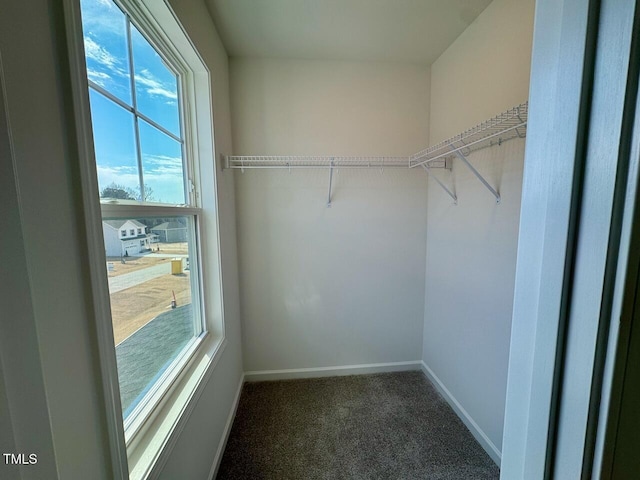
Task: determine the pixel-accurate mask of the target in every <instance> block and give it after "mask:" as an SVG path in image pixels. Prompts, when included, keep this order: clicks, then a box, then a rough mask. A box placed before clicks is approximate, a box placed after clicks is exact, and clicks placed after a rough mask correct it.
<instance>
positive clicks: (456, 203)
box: [421, 164, 458, 205]
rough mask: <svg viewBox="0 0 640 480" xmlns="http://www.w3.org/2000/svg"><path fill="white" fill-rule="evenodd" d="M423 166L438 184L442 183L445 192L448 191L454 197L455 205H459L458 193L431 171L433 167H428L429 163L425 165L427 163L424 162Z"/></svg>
mask: <svg viewBox="0 0 640 480" xmlns="http://www.w3.org/2000/svg"><path fill="white" fill-rule="evenodd" d="M421 166H422V168H424V170H425V172H427V175H429V176H430V177H431V178H433V179H434V180H435V181H436V183H437V184H438V185H440V187H441V188H442V189H443V190H444V191H445V193H446V194H447V195H449V196H450V197H451V198H452V199H453V204H454V205H458V197H457V196H456V194H455V193H453V192H452V191H451V190H449V189H448V188H447V186H446V185H445V184H444V183H442V182H441V181H440V179H439V178H438V177H436V176H435V175H434V174H433V173H432V172H431V168H430V167H428V166H427V165H425V164H422V165H421Z"/></svg>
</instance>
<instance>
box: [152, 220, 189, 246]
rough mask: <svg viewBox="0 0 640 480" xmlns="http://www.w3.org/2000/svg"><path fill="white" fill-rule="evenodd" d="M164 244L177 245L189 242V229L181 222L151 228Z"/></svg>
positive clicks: (165, 223) (166, 223)
mask: <svg viewBox="0 0 640 480" xmlns="http://www.w3.org/2000/svg"><path fill="white" fill-rule="evenodd" d="M151 231H152V232H153V233H155V234H157V235H158V240H159V241H160V242H163V243H177V242H186V241H187V227H186V226H185V225H183V224H181V223H179V222H164V223H161V224H160V225H156V226H155V227H153V228H151Z"/></svg>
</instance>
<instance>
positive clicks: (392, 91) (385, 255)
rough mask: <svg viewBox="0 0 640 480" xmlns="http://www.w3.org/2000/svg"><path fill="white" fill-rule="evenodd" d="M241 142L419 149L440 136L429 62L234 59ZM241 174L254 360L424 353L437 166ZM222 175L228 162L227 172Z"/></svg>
mask: <svg viewBox="0 0 640 480" xmlns="http://www.w3.org/2000/svg"><path fill="white" fill-rule="evenodd" d="M231 99H232V101H231V105H232V125H233V135H234V153H235V154H245V155H251V154H254V155H269V154H280V155H296V154H299V155H313V154H325V155H326V154H329V155H330V154H334V155H372V156H377V155H408V154H410V153H413V152H414V151H417V150H419V149H420V148H422V147H424V146H426V145H427V144H428V130H429V123H428V118H429V69H428V68H427V67H423V66H416V65H403V64H381V63H355V62H353V63H352V62H332V61H301V60H300V61H296V60H269V59H262V60H252V59H242V60H240V59H238V60H236V59H232V60H231ZM416 173H417V172H407V171H391V170H389V169H387V170H386V171H385V172H384V173H383V174H381V173H380V172H379V171H377V170H372V171H357V172H354V171H348V170H343V171H339V172H338V173H337V174H336V176H335V178H334V199H333V206H332V207H331V208H329V209H328V208H326V205H325V204H326V196H327V190H328V172H327V171H295V172H293V173H292V174H289V173H287V172H285V171H275V172H273V171H271V172H266V171H247V172H246V173H244V174H242V175H241V174H237V175H236V179H237V183H236V187H237V190H236V195H237V209H238V216H237V222H238V240H239V259H240V272H241V276H240V285H241V292H240V293H241V305H242V315H243V347H244V348H243V351H244V364H245V369H246V370H247V371H262V370H273V369H276V370H277V369H296V368H312V367H330V366H336V365H354V364H370V363H385V362H401V361H411V360H418V359H419V358H420V352H421V348H422V347H421V341H420V339H421V338H422V327H423V320H422V319H423V301H422V299H423V291H424V269H423V265H424V258H425V251H424V243H425V240H426V237H425V234H426V200H427V198H426V178H425V176H424V175H423V174H419V173H418V174H417V175H416ZM224 175H229V173H225V174H224Z"/></svg>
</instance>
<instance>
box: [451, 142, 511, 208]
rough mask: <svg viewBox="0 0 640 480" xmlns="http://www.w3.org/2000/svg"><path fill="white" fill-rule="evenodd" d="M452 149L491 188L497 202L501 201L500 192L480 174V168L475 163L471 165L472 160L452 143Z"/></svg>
mask: <svg viewBox="0 0 640 480" xmlns="http://www.w3.org/2000/svg"><path fill="white" fill-rule="evenodd" d="M450 148H451V150H453V153H455V155H456V157H458V158H459V159H460V160H462V162H463V163H464V164H465V165H466V166H467V167H468V168H469V170H471V173H473V174H474V175H475V176H476V177H477V179H478V180H480V182H482V184H483V185H484V186H485V187H486V188H487V190H489V191H490V192H491V194H492V195H493V196H494V197H496V203H498V204H499V203H500V193H498V191H497V190H496V189H495V188H493V187H492V186H491V185H489V182H487V181H486V180H485V178H484V177H483V176H482V175H481V174H480V172H479V171H478V170H476V169H475V167H474V166H473V165H471V162H469V160H467V157H465V156H464V155H463V154H462V153H461V152H460V151H459V150H456V149H455V147H453V146H452V145H450Z"/></svg>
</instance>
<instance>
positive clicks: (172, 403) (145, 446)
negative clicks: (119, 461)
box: [127, 335, 227, 480]
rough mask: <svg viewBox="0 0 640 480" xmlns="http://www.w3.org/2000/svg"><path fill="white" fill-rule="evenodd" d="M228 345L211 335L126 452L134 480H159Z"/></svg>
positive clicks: (222, 338)
mask: <svg viewBox="0 0 640 480" xmlns="http://www.w3.org/2000/svg"><path fill="white" fill-rule="evenodd" d="M226 344H227V341H226V340H225V339H224V337H218V338H213V336H212V335H208V336H207V337H206V338H205V339H204V340H203V341H202V343H201V344H200V345H199V348H198V349H197V351H196V352H195V354H194V355H192V357H191V358H190V360H189V361H188V363H187V365H185V367H184V369H183V371H182V373H181V374H180V375H179V377H178V378H177V379H176V381H175V384H174V385H172V387H171V389H170V391H169V392H167V394H166V396H165V398H163V400H162V403H161V404H159V405H157V406H156V411H155V412H154V415H153V417H152V418H150V419H149V420H148V421H147V424H146V425H145V426H144V430H141V431H140V432H138V433H137V435H136V437H135V439H133V440H135V441H132V442H131V445H130V446H129V448H127V457H128V462H129V472H130V479H131V480H142V479H148V478H157V476H158V475H159V474H160V472H161V470H162V468H163V467H164V465H165V463H166V461H167V459H168V458H169V455H170V454H171V451H172V450H173V447H174V446H175V444H176V442H177V440H178V438H179V437H180V433H181V432H182V430H183V429H184V427H185V425H186V423H187V421H188V419H189V417H190V416H191V412H192V411H193V409H194V408H195V406H196V404H197V402H198V399H199V398H200V396H201V395H202V392H203V391H204V388H205V386H206V385H207V383H208V380H209V378H210V377H211V374H212V373H213V370H214V369H215V366H216V364H217V363H218V361H219V359H220V357H221V356H222V353H223V352H224V349H225V347H226Z"/></svg>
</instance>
